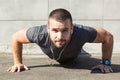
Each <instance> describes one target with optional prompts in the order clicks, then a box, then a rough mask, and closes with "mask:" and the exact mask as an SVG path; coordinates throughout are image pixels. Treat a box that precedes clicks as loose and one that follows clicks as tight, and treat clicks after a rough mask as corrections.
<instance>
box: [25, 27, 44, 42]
mask: <svg viewBox="0 0 120 80" xmlns="http://www.w3.org/2000/svg"><path fill="white" fill-rule="evenodd" d="M42 31H43V28H42V26H35V27H30V28H29V29H28V30H27V32H26V36H27V38H28V40H29V41H30V42H31V43H39V42H40V41H41V40H42V39H43V34H42Z"/></svg>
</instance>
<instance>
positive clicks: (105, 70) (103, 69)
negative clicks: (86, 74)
mask: <svg viewBox="0 0 120 80" xmlns="http://www.w3.org/2000/svg"><path fill="white" fill-rule="evenodd" d="M92 69H100V70H101V72H103V73H109V72H113V70H112V68H111V66H107V65H103V64H100V65H97V66H94V67H93V68H92Z"/></svg>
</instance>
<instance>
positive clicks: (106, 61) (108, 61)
mask: <svg viewBox="0 0 120 80" xmlns="http://www.w3.org/2000/svg"><path fill="white" fill-rule="evenodd" d="M102 64H104V65H110V64H111V62H110V60H108V59H104V60H103V61H102Z"/></svg>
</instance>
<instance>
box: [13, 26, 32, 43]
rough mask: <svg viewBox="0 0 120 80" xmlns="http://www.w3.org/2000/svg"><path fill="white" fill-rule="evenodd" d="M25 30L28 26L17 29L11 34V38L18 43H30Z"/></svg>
mask: <svg viewBox="0 0 120 80" xmlns="http://www.w3.org/2000/svg"><path fill="white" fill-rule="evenodd" d="M27 30H28V28H24V29H22V30H19V31H17V32H16V33H14V34H13V36H12V39H13V40H16V41H17V42H20V43H30V41H29V40H28V39H27V36H26V31H27Z"/></svg>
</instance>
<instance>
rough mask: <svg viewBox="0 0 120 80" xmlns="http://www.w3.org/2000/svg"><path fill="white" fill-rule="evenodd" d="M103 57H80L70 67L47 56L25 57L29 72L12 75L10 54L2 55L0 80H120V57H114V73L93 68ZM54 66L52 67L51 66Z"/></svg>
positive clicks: (0, 58)
mask: <svg viewBox="0 0 120 80" xmlns="http://www.w3.org/2000/svg"><path fill="white" fill-rule="evenodd" d="M100 60H101V55H80V56H79V57H78V58H77V59H76V60H75V61H74V62H72V63H71V64H68V65H60V64H59V63H58V62H56V61H52V60H51V59H49V58H48V57H47V56H45V55H31V54H30V55H29V54H28V55H23V63H24V64H25V65H26V66H28V67H29V68H30V70H28V71H21V72H15V73H10V72H7V71H6V70H7V69H8V68H9V67H11V66H12V65H13V58H12V55H10V54H2V53H1V54H0V80H120V55H117V54H116V55H113V57H112V65H111V67H112V69H113V71H114V72H113V73H101V72H100V71H99V70H91V68H92V67H93V66H95V65H97V64H99V62H100ZM51 64H52V65H51Z"/></svg>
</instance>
